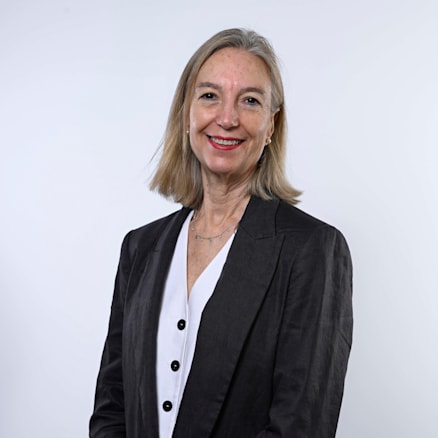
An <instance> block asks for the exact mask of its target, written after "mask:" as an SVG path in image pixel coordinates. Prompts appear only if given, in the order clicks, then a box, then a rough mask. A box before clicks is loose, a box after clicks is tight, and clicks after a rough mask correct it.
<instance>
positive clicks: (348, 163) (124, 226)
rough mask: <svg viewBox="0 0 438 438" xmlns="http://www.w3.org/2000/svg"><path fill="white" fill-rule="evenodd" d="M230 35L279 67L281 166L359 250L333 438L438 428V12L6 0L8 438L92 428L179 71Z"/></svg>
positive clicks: (425, 432) (3, 403) (2, 57)
mask: <svg viewBox="0 0 438 438" xmlns="http://www.w3.org/2000/svg"><path fill="white" fill-rule="evenodd" d="M228 27H250V28H253V29H255V30H257V31H258V32H260V33H261V34H263V35H265V36H266V37H268V38H269V39H270V40H271V42H272V43H273V45H274V47H275V48H276V51H277V53H278V55H279V56H280V58H281V60H282V64H283V68H282V71H283V76H284V81H285V86H286V93H287V104H288V117H289V125H290V133H289V155H288V173H289V175H290V179H291V181H292V183H293V184H294V185H295V186H296V187H297V188H299V189H302V190H304V195H303V197H302V203H301V204H300V205H301V208H303V209H304V210H306V211H308V212H309V213H311V214H313V215H316V216H318V217H320V218H322V219H324V220H325V221H327V222H330V223H332V224H334V225H336V226H337V227H338V228H340V229H341V230H342V231H343V232H344V234H345V235H346V237H347V239H348V242H349V244H350V247H351V251H352V254H353V258H354V267H355V279H354V285H355V289H354V303H355V332H354V346H353V351H352V355H351V360H350V366H349V370H348V375H347V381H346V391H345V396H344V403H343V407H342V412H341V418H340V422H339V429H338V438H392V437H394V438H408V437H409V438H433V437H437V436H438V432H437V431H438V419H437V418H438V415H437V407H438V405H437V399H436V396H437V394H438V379H437V370H438V351H437V350H438V348H437V347H438V345H437V344H438V342H437V337H438V336H437V335H438V317H437V314H438V298H437V292H438V287H437V277H436V272H437V268H438V263H437V248H438V231H437V218H436V216H437V212H438V211H437V210H438V206H437V203H438V201H437V200H438V172H437V170H436V168H437V164H438V160H437V158H438V154H437V150H436V149H437V146H438V141H437V140H438V133H437V129H438V128H437V127H438V79H437V78H438V60H437V58H438V57H437V53H438V3H437V2H436V1H435V0H430V1H427V0H415V1H414V0H412V1H409V0H398V1H390V0H379V1H376V0H359V1H352V0H333V1H322V0H320V1H316V0H306V1H304V0H301V1H299V0H291V1H286V0H284V1H274V0H272V1H268V0H244V1H238V0H222V1H220V2H206V1H196V0H185V1H184V2H179V1H176V0H174V1H165V0H162V1H157V2H155V1H154V2H152V1H146V0H143V1H140V0H138V1H134V0H129V1H121V0H117V1H116V0H87V1H85V0H76V1H70V2H69V1H62V0H57V1H55V0H45V1H44V0H40V1H37V0H34V1H31V0H14V1H6V0H1V1H0V147H1V155H0V175H1V185H0V190H1V192H0V195H1V198H0V208H1V215H0V238H1V240H0V243H1V245H0V293H1V296H0V298H1V302H0V342H1V344H0V348H1V357H0V436H1V437H2V438H29V437H32V438H40V437H41V438H47V437H63V438H70V437H71V438H77V437H85V436H87V433H88V432H87V424H88V418H89V415H90V413H91V411H92V404H93V396H94V394H93V393H94V386H95V379H96V374H97V371H98V366H99V361H100V355H101V351H102V346H103V342H104V337H105V334H106V329H107V322H108V316H109V308H110V301H111V296H112V286H113V279H114V274H115V270H116V265H117V261H118V255H119V248H120V243H121V240H122V238H123V236H124V234H125V233H126V232H127V231H128V230H130V229H132V228H135V227H138V226H140V225H142V224H144V223H146V222H149V221H151V220H152V219H155V218H158V217H160V216H162V215H164V214H165V213H167V212H171V211H173V210H175V209H176V208H178V206H176V205H174V204H172V203H170V202H167V201H164V200H163V199H161V198H160V197H159V196H158V195H155V194H153V193H150V192H149V191H148V188H147V181H148V178H149V177H150V175H151V173H152V170H153V165H151V164H150V161H151V159H152V156H153V153H154V151H155V150H156V147H157V145H158V144H159V142H160V139H161V136H162V133H163V130H164V126H165V123H166V119H167V113H168V109H169V105H170V101H171V98H172V95H173V92H174V89H175V86H176V82H177V80H178V77H179V75H180V73H181V71H182V69H183V66H184V65H185V63H186V61H187V60H188V58H189V56H190V55H191V54H192V53H193V52H194V50H195V49H196V48H197V47H198V46H199V45H200V44H201V43H202V42H203V41H205V40H206V39H207V38H208V37H210V36H211V35H212V34H214V33H216V32H217V31H219V30H222V29H224V28H228Z"/></svg>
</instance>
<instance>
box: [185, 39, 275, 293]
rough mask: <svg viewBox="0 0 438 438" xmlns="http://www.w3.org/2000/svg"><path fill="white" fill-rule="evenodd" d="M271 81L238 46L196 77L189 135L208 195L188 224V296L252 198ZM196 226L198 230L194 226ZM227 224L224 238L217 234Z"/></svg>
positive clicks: (271, 117) (269, 126) (267, 131)
mask: <svg viewBox="0 0 438 438" xmlns="http://www.w3.org/2000/svg"><path fill="white" fill-rule="evenodd" d="M274 124H275V113H273V112H272V111H271V79H270V75H269V71H268V69H267V67H266V65H265V64H264V62H263V61H262V60H261V59H260V58H258V57H257V56H255V55H253V54H251V53H249V52H247V51H245V50H242V49H235V48H225V49H222V50H220V51H218V52H216V53H214V54H213V55H212V56H211V57H210V58H208V59H207V61H206V62H205V63H204V65H203V66H202V68H201V69H200V71H199V73H198V76H197V78H196V81H195V88H194V93H193V97H192V100H191V104H190V112H189V135H190V144H191V147H192V150H193V153H194V154H195V155H196V157H197V158H198V160H199V162H200V164H201V174H202V183H203V189H204V199H203V203H202V205H201V207H200V209H199V211H197V212H195V216H196V221H195V223H193V224H192V226H191V227H190V230H191V232H190V233H189V240H188V254H187V289H188V294H190V290H191V288H192V286H193V284H194V283H195V281H196V279H197V278H198V277H199V275H200V274H201V273H202V272H203V270H204V269H205V268H206V267H207V266H208V264H209V263H210V262H211V260H212V259H213V258H214V256H215V255H216V254H217V253H218V252H219V251H220V249H221V248H222V247H223V245H224V244H225V242H226V241H227V240H228V238H229V237H230V236H231V235H232V233H233V231H234V230H235V227H236V226H237V224H238V222H239V221H240V219H241V217H242V215H243V213H244V211H245V208H246V205H247V203H248V201H249V196H248V194H247V187H248V182H249V180H250V178H251V176H252V174H253V173H254V172H255V171H256V169H257V163H258V161H259V159H260V156H261V154H262V152H263V149H264V147H265V146H266V147H269V145H268V143H269V138H270V137H271V135H272V133H273V132H274V127H275V126H274ZM193 225H195V227H196V232H195V231H194V227H193ZM227 227H229V231H227V232H226V233H224V235H223V236H222V237H221V238H216V239H213V240H212V241H208V240H202V239H196V238H195V235H196V233H198V234H201V235H202V236H216V235H219V234H221V233H222V232H223V231H224V230H226V229H227Z"/></svg>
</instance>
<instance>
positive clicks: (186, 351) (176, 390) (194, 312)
mask: <svg viewBox="0 0 438 438" xmlns="http://www.w3.org/2000/svg"><path fill="white" fill-rule="evenodd" d="M192 216H193V212H192V213H190V214H189V215H188V217H187V219H186V221H185V222H184V225H183V227H182V228H181V232H180V234H179V236H178V240H177V243H176V246H175V251H174V254H173V258H172V262H171V265H170V269H169V274H168V276H167V280H166V285H165V288H164V295H163V301H162V306H161V312H160V319H159V325H158V335H157V364H156V374H157V398H158V400H157V403H158V421H159V431H160V435H159V436H160V438H171V436H172V433H173V429H174V427H175V423H176V419H177V415H178V410H179V406H180V404H181V399H182V396H183V393H184V388H185V385H186V382H187V378H188V375H189V372H190V368H191V364H192V360H193V355H194V351H195V345H196V338H197V334H198V329H199V324H200V321H201V316H202V312H203V310H204V307H205V306H206V304H207V301H208V300H209V298H210V297H211V295H212V294H213V290H214V288H215V286H216V283H217V280H218V278H219V275H220V273H221V271H222V268H223V266H224V264H225V260H226V258H227V255H228V251H229V249H230V247H231V243H232V242H233V239H234V234H232V236H231V237H230V238H229V239H228V241H227V242H226V243H225V245H224V246H223V248H222V249H221V250H220V251H219V253H218V254H217V255H216V256H215V258H214V259H213V260H212V261H211V262H210V264H209V265H208V266H207V267H206V268H205V270H204V271H203V272H202V274H201V275H200V276H199V277H198V279H197V280H196V282H195V284H194V285H193V287H192V290H191V292H190V296H189V298H188V299H187V296H188V293H187V240H188V232H189V226H190V221H191V218H192Z"/></svg>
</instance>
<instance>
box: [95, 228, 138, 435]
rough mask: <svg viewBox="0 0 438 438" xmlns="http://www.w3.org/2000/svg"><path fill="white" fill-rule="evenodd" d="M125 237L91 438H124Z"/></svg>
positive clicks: (128, 269)
mask: <svg viewBox="0 0 438 438" xmlns="http://www.w3.org/2000/svg"><path fill="white" fill-rule="evenodd" d="M128 236H129V234H128ZM128 236H126V237H125V239H124V241H123V244H122V249H121V255H120V261H119V266H118V269H117V275H116V280H115V287H114V295H113V301H112V304H111V315H110V321H109V327H108V334H107V338H106V341H105V346H104V350H103V354H102V360H101V364H100V370H99V374H98V378H97V385H96V395H95V402H94V411H93V414H92V416H91V419H90V438H125V437H126V428H125V412H124V393H123V377H122V331H123V307H124V306H123V304H124V296H125V294H126V287H127V284H128V277H129V271H130V265H131V263H130V257H129V251H128V240H129V239H128Z"/></svg>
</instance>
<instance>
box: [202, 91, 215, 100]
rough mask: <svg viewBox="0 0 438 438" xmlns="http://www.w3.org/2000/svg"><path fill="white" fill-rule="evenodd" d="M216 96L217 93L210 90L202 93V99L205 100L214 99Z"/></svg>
mask: <svg viewBox="0 0 438 438" xmlns="http://www.w3.org/2000/svg"><path fill="white" fill-rule="evenodd" d="M215 97H216V95H215V94H214V93H211V92H208V93H204V94H202V95H201V99H204V100H212V99H214V98H215Z"/></svg>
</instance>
